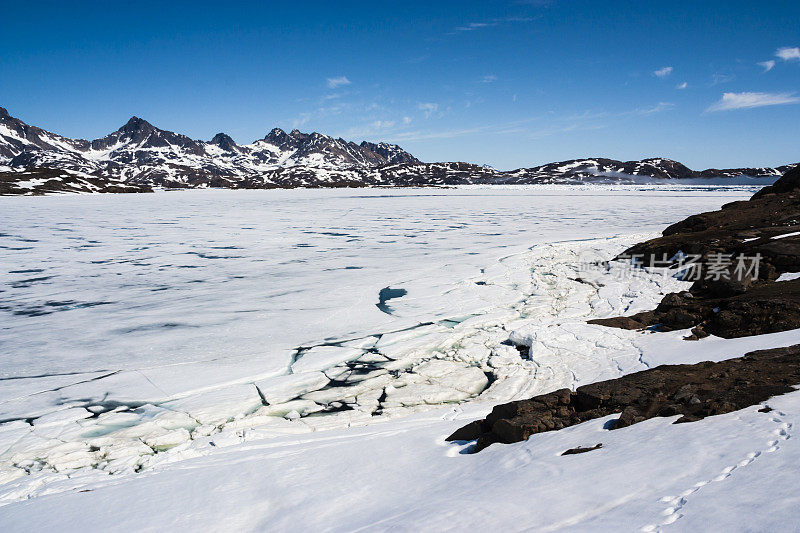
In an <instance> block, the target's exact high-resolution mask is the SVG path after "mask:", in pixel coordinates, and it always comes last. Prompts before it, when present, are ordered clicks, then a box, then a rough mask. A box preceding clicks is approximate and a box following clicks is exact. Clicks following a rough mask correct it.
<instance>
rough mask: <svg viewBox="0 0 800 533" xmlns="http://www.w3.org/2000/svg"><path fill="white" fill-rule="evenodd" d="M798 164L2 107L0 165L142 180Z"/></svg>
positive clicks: (637, 171) (354, 182)
mask: <svg viewBox="0 0 800 533" xmlns="http://www.w3.org/2000/svg"><path fill="white" fill-rule="evenodd" d="M794 166H796V165H785V166H782V167H776V168H737V169H722V170H720V169H708V170H703V171H695V170H691V169H689V168H688V167H686V166H684V165H682V164H681V163H679V162H677V161H673V160H670V159H665V158H650V159H643V160H641V161H617V160H614V159H605V158H594V159H574V160H570V161H562V162H558V163H548V164H546V165H541V166H538V167H531V168H521V169H517V170H512V171H498V170H495V169H494V168H492V167H489V166H486V165H477V164H472V163H463V162H451V163H423V162H421V161H420V160H418V159H417V158H416V157H414V156H413V155H411V154H410V153H408V152H406V151H405V150H403V149H402V148H400V147H399V146H397V145H395V144H388V143H383V142H382V143H372V142H366V141H364V142H362V143H361V144H356V143H354V142H350V141H345V140H344V139H341V138H333V137H330V136H328V135H324V134H321V133H317V132H313V133H302V132H300V131H298V130H296V129H294V130H292V131H290V132H289V133H287V132H285V131H283V130H282V129H280V128H275V129H273V130H271V131H270V132H269V133H267V135H265V136H264V137H263V138H262V139H258V140H256V141H254V142H252V143H251V144H237V143H236V142H235V141H234V140H233V139H232V138H231V137H230V136H229V135H227V134H225V133H218V134H216V135H215V136H214V137H213V138H212V139H211V140H210V141H201V140H195V139H191V138H189V137H187V136H185V135H182V134H179V133H174V132H171V131H167V130H162V129H160V128H157V127H155V126H153V125H152V124H150V123H149V122H147V121H146V120H144V119H141V118H138V117H132V118H131V119H130V120H129V121H128V122H127V123H126V124H125V125H123V126H122V127H121V128H119V129H118V130H117V131H115V132H113V133H110V134H109V135H106V136H105V137H102V138H100V139H95V140H93V141H87V140H83V139H70V138H67V137H62V136H60V135H57V134H55V133H51V132H49V131H46V130H43V129H41V128H38V127H36V126H30V125H28V124H26V123H24V122H22V121H21V120H19V119H17V118H14V117H12V116H10V115H9V114H8V112H7V111H6V110H5V109H3V108H0V171H5V172H11V173H13V172H22V171H28V172H29V171H31V170H35V169H41V168H44V169H57V170H63V171H70V172H73V173H75V172H77V173H79V175H83V176H92V177H96V178H100V179H106V180H109V182H110V183H111V182H113V183H119V182H123V183H128V184H133V185H142V186H145V187H146V186H161V187H229V188H273V187H342V186H370V185H383V186H426V185H460V184H537V183H564V184H575V183H578V184H580V183H633V182H638V181H648V180H651V181H652V180H655V181H657V182H661V181H663V180H672V179H678V180H684V179H698V180H707V179H709V178H725V179H728V178H736V177H740V176H747V177H750V178H770V179H771V178H777V177H778V176H780V175H782V174H783V173H784V172H785V171H786V170H788V169H790V168H792V167H794ZM20 179H23V178H22V177H21V178H20ZM25 179H28V178H25Z"/></svg>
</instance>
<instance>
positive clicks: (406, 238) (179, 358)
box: [0, 188, 748, 377]
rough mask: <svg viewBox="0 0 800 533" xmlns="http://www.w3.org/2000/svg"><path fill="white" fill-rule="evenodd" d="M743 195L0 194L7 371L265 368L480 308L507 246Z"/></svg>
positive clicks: (627, 227)
mask: <svg viewBox="0 0 800 533" xmlns="http://www.w3.org/2000/svg"><path fill="white" fill-rule="evenodd" d="M747 195H748V193H747V192H742V191H721V192H713V193H709V192H697V191H693V190H688V191H657V190H645V191H632V190H630V191H628V192H620V191H613V192H610V191H602V190H593V191H570V190H545V189H538V188H533V189H516V190H509V189H477V190H464V189H456V190H430V189H424V190H413V189H401V190H375V189H368V190H345V191H342V190H289V191H238V192H235V191H189V192H180V193H177V192H176V193H163V194H153V195H141V196H134V195H121V196H70V197H46V198H5V199H2V201H1V204H0V205H1V206H2V209H0V224H1V225H0V275H1V276H2V289H1V290H2V292H0V313H2V326H0V327H1V328H2V329H1V330H0V331H2V350H3V365H2V376H3V377H22V376H37V375H48V374H60V373H70V372H88V371H108V370H119V369H125V368H139V367H142V366H149V365H164V364H171V363H184V364H189V363H192V362H197V361H209V360H215V361H225V362H230V363H231V364H235V363H236V362H237V361H246V362H248V364H251V363H253V362H254V361H258V362H263V363H265V364H266V365H267V366H274V368H275V371H276V372H277V371H280V369H282V368H285V367H286V365H287V364H288V362H289V354H290V353H291V351H292V350H293V349H294V348H296V347H297V346H301V345H302V346H308V345H312V344H315V343H320V342H323V341H325V340H333V339H342V338H349V337H359V336H364V335H368V334H371V333H374V332H379V331H387V330H393V329H401V328H403V327H408V326H412V325H415V324H417V323H419V322H427V321H432V320H436V319H444V318H450V317H453V316H458V315H463V314H468V313H472V312H475V311H477V310H479V308H480V307H483V306H485V305H486V302H485V301H482V300H481V299H480V298H479V297H477V298H476V297H475V296H474V295H465V294H463V293H462V292H458V291H456V292H452V289H453V288H454V287H455V286H456V284H457V283H458V282H460V281H461V280H464V279H467V278H471V277H475V278H477V277H478V276H479V275H480V269H481V268H483V267H486V266H487V264H489V263H491V262H493V261H496V260H497V259H498V258H500V257H502V256H506V255H510V254H513V253H516V252H519V251H521V250H524V249H526V248H528V247H530V246H532V245H534V244H537V243H542V242H553V241H561V240H575V239H589V238H593V237H601V236H609V235H616V234H623V233H631V232H633V231H651V230H658V229H661V228H663V227H664V226H665V225H666V224H669V223H672V222H675V221H677V220H679V219H681V218H682V217H684V216H686V215H688V214H690V213H695V212H699V211H703V210H708V209H713V208H717V207H719V206H720V205H721V204H723V203H725V202H728V201H732V200H736V199H741V198H743V197H746V196H747ZM386 287H393V288H394V287H398V288H399V287H402V288H403V289H404V290H405V291H407V294H406V295H405V296H403V297H402V298H398V299H393V300H391V302H390V304H389V305H391V307H392V309H393V312H392V314H391V315H388V314H386V313H384V312H381V311H380V310H379V309H377V308H376V306H375V303H376V302H377V301H379V294H380V292H381V290H382V289H384V288H386ZM476 294H478V293H476ZM382 303H383V302H382Z"/></svg>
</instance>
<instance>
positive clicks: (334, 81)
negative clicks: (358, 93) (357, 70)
mask: <svg viewBox="0 0 800 533" xmlns="http://www.w3.org/2000/svg"><path fill="white" fill-rule="evenodd" d="M351 83H352V82H351V81H350V80H348V79H347V76H337V77H335V78H328V87H329V88H331V89H337V88H339V87H343V86H345V85H350V84H351Z"/></svg>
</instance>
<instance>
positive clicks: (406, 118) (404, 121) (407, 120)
mask: <svg viewBox="0 0 800 533" xmlns="http://www.w3.org/2000/svg"><path fill="white" fill-rule="evenodd" d="M411 120H412V119H411V117H403V124H411Z"/></svg>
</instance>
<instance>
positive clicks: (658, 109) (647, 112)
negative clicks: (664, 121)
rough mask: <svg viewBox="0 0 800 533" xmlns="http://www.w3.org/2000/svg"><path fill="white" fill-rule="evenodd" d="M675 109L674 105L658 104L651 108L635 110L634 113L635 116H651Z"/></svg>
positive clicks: (669, 103) (667, 103)
mask: <svg viewBox="0 0 800 533" xmlns="http://www.w3.org/2000/svg"><path fill="white" fill-rule="evenodd" d="M673 107H675V104H673V103H671V102H659V103H657V104H656V105H654V106H652V107H646V108H642V109H637V110H636V111H634V114H636V115H652V114H654V113H660V112H661V111H666V110H667V109H672V108H673Z"/></svg>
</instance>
